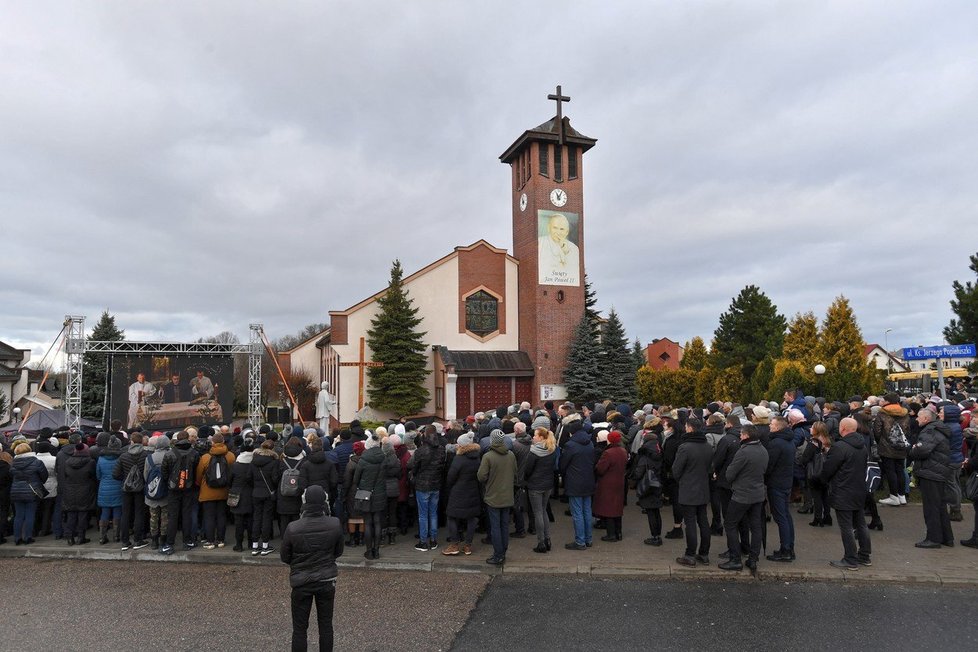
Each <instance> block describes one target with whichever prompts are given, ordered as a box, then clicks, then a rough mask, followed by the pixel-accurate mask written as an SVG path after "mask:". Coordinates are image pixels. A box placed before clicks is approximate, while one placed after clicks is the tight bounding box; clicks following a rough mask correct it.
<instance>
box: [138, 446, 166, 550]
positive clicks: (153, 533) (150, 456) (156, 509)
mask: <svg viewBox="0 0 978 652" xmlns="http://www.w3.org/2000/svg"><path fill="white" fill-rule="evenodd" d="M147 448H148V449H149V451H148V452H147V455H146V461H145V462H144V463H143V480H144V482H149V480H150V474H151V472H153V469H154V467H160V471H161V472H162V467H163V460H164V459H165V458H166V455H167V453H168V452H169V450H170V438H169V437H168V436H166V435H164V434H161V433H156V434H154V435H153V436H152V437H150V439H149V444H148V445H147ZM143 501H144V502H145V503H146V506H147V507H148V508H149V536H150V544H151V545H152V549H153V550H159V547H160V542H161V540H162V539H165V538H166V530H167V527H169V524H170V519H169V516H168V514H167V505H166V502H167V499H166V495H163V496H162V497H160V498H150V497H149V496H145V497H144V498H143Z"/></svg>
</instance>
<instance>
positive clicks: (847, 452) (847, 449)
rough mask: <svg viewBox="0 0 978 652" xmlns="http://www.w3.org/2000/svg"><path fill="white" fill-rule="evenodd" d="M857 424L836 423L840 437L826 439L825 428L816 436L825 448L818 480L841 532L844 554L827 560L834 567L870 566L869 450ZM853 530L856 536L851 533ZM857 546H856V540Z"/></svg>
mask: <svg viewBox="0 0 978 652" xmlns="http://www.w3.org/2000/svg"><path fill="white" fill-rule="evenodd" d="M858 428H859V424H857V423H856V420H855V419H853V418H852V417H846V418H845V419H843V420H842V421H840V422H839V440H838V441H837V442H835V443H833V442H832V440H831V439H830V438H829V435H828V431H827V430H820V431H819V434H818V435H817V436H818V437H819V438H820V439H821V443H822V447H823V448H827V449H828V453H826V455H825V462H824V465H823V466H822V473H821V474H820V475H819V478H818V479H819V481H820V482H821V483H822V484H824V485H828V487H829V504H830V505H832V507H833V508H834V509H835V518H836V520H837V521H838V522H839V530H840V532H841V533H842V548H843V550H844V553H843V557H842V559H841V560H840V561H831V562H829V563H830V564H831V565H832V566H834V567H835V568H843V569H846V570H858V569H859V566H860V565H862V566H870V565H871V564H872V562H871V561H870V557H869V556H870V554H871V553H872V544H871V542H870V539H869V528H868V527H866V516H865V514H864V512H863V506H864V505H865V502H866V462H867V461H868V460H869V451H867V450H866V443H865V440H864V439H863V436H862V435H860V434H859V433H858V432H856V431H857V429H858ZM853 530H855V536H853ZM857 541H858V542H859V548H858V549H857V548H856V542H857Z"/></svg>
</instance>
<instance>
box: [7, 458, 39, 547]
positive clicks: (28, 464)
mask: <svg viewBox="0 0 978 652" xmlns="http://www.w3.org/2000/svg"><path fill="white" fill-rule="evenodd" d="M10 479H11V484H10V501H11V502H12V503H13V505H14V543H15V544H16V545H18V546H19V545H22V544H27V543H34V517H35V515H36V514H37V507H38V505H39V504H40V503H41V500H42V499H43V498H44V497H45V493H44V492H45V489H44V483H45V482H46V481H47V479H48V471H47V468H46V467H45V466H44V463H43V462H42V461H41V460H39V459H37V454H36V453H34V452H33V451H32V450H31V447H30V444H28V443H27V442H26V441H24V442H20V443H18V444H17V445H16V446H15V447H14V463H13V465H12V466H11V470H10Z"/></svg>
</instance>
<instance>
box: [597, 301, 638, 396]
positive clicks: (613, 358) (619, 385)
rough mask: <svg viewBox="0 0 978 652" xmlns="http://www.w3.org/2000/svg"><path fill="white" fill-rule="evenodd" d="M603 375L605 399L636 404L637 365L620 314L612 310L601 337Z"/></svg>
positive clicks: (601, 374)
mask: <svg viewBox="0 0 978 652" xmlns="http://www.w3.org/2000/svg"><path fill="white" fill-rule="evenodd" d="M600 351H601V354H602V355H601V362H600V367H601V373H600V374H599V378H600V383H601V389H602V393H603V394H604V396H603V398H610V399H612V400H613V401H623V402H625V403H628V404H629V405H631V404H633V403H634V402H635V371H636V370H635V364H634V361H633V358H632V354H631V351H629V348H628V338H627V337H626V336H625V328H624V326H622V323H621V319H619V318H618V313H616V312H615V310H614V308H612V310H611V312H609V313H608V322H607V323H606V324H605V327H604V332H603V333H602V335H601V346H600Z"/></svg>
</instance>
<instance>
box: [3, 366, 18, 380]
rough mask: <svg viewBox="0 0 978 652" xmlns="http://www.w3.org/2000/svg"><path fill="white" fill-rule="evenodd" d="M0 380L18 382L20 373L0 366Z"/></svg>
mask: <svg viewBox="0 0 978 652" xmlns="http://www.w3.org/2000/svg"><path fill="white" fill-rule="evenodd" d="M0 380H20V372H19V371H14V370H13V369H11V368H10V367H8V366H7V365H5V364H0Z"/></svg>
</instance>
